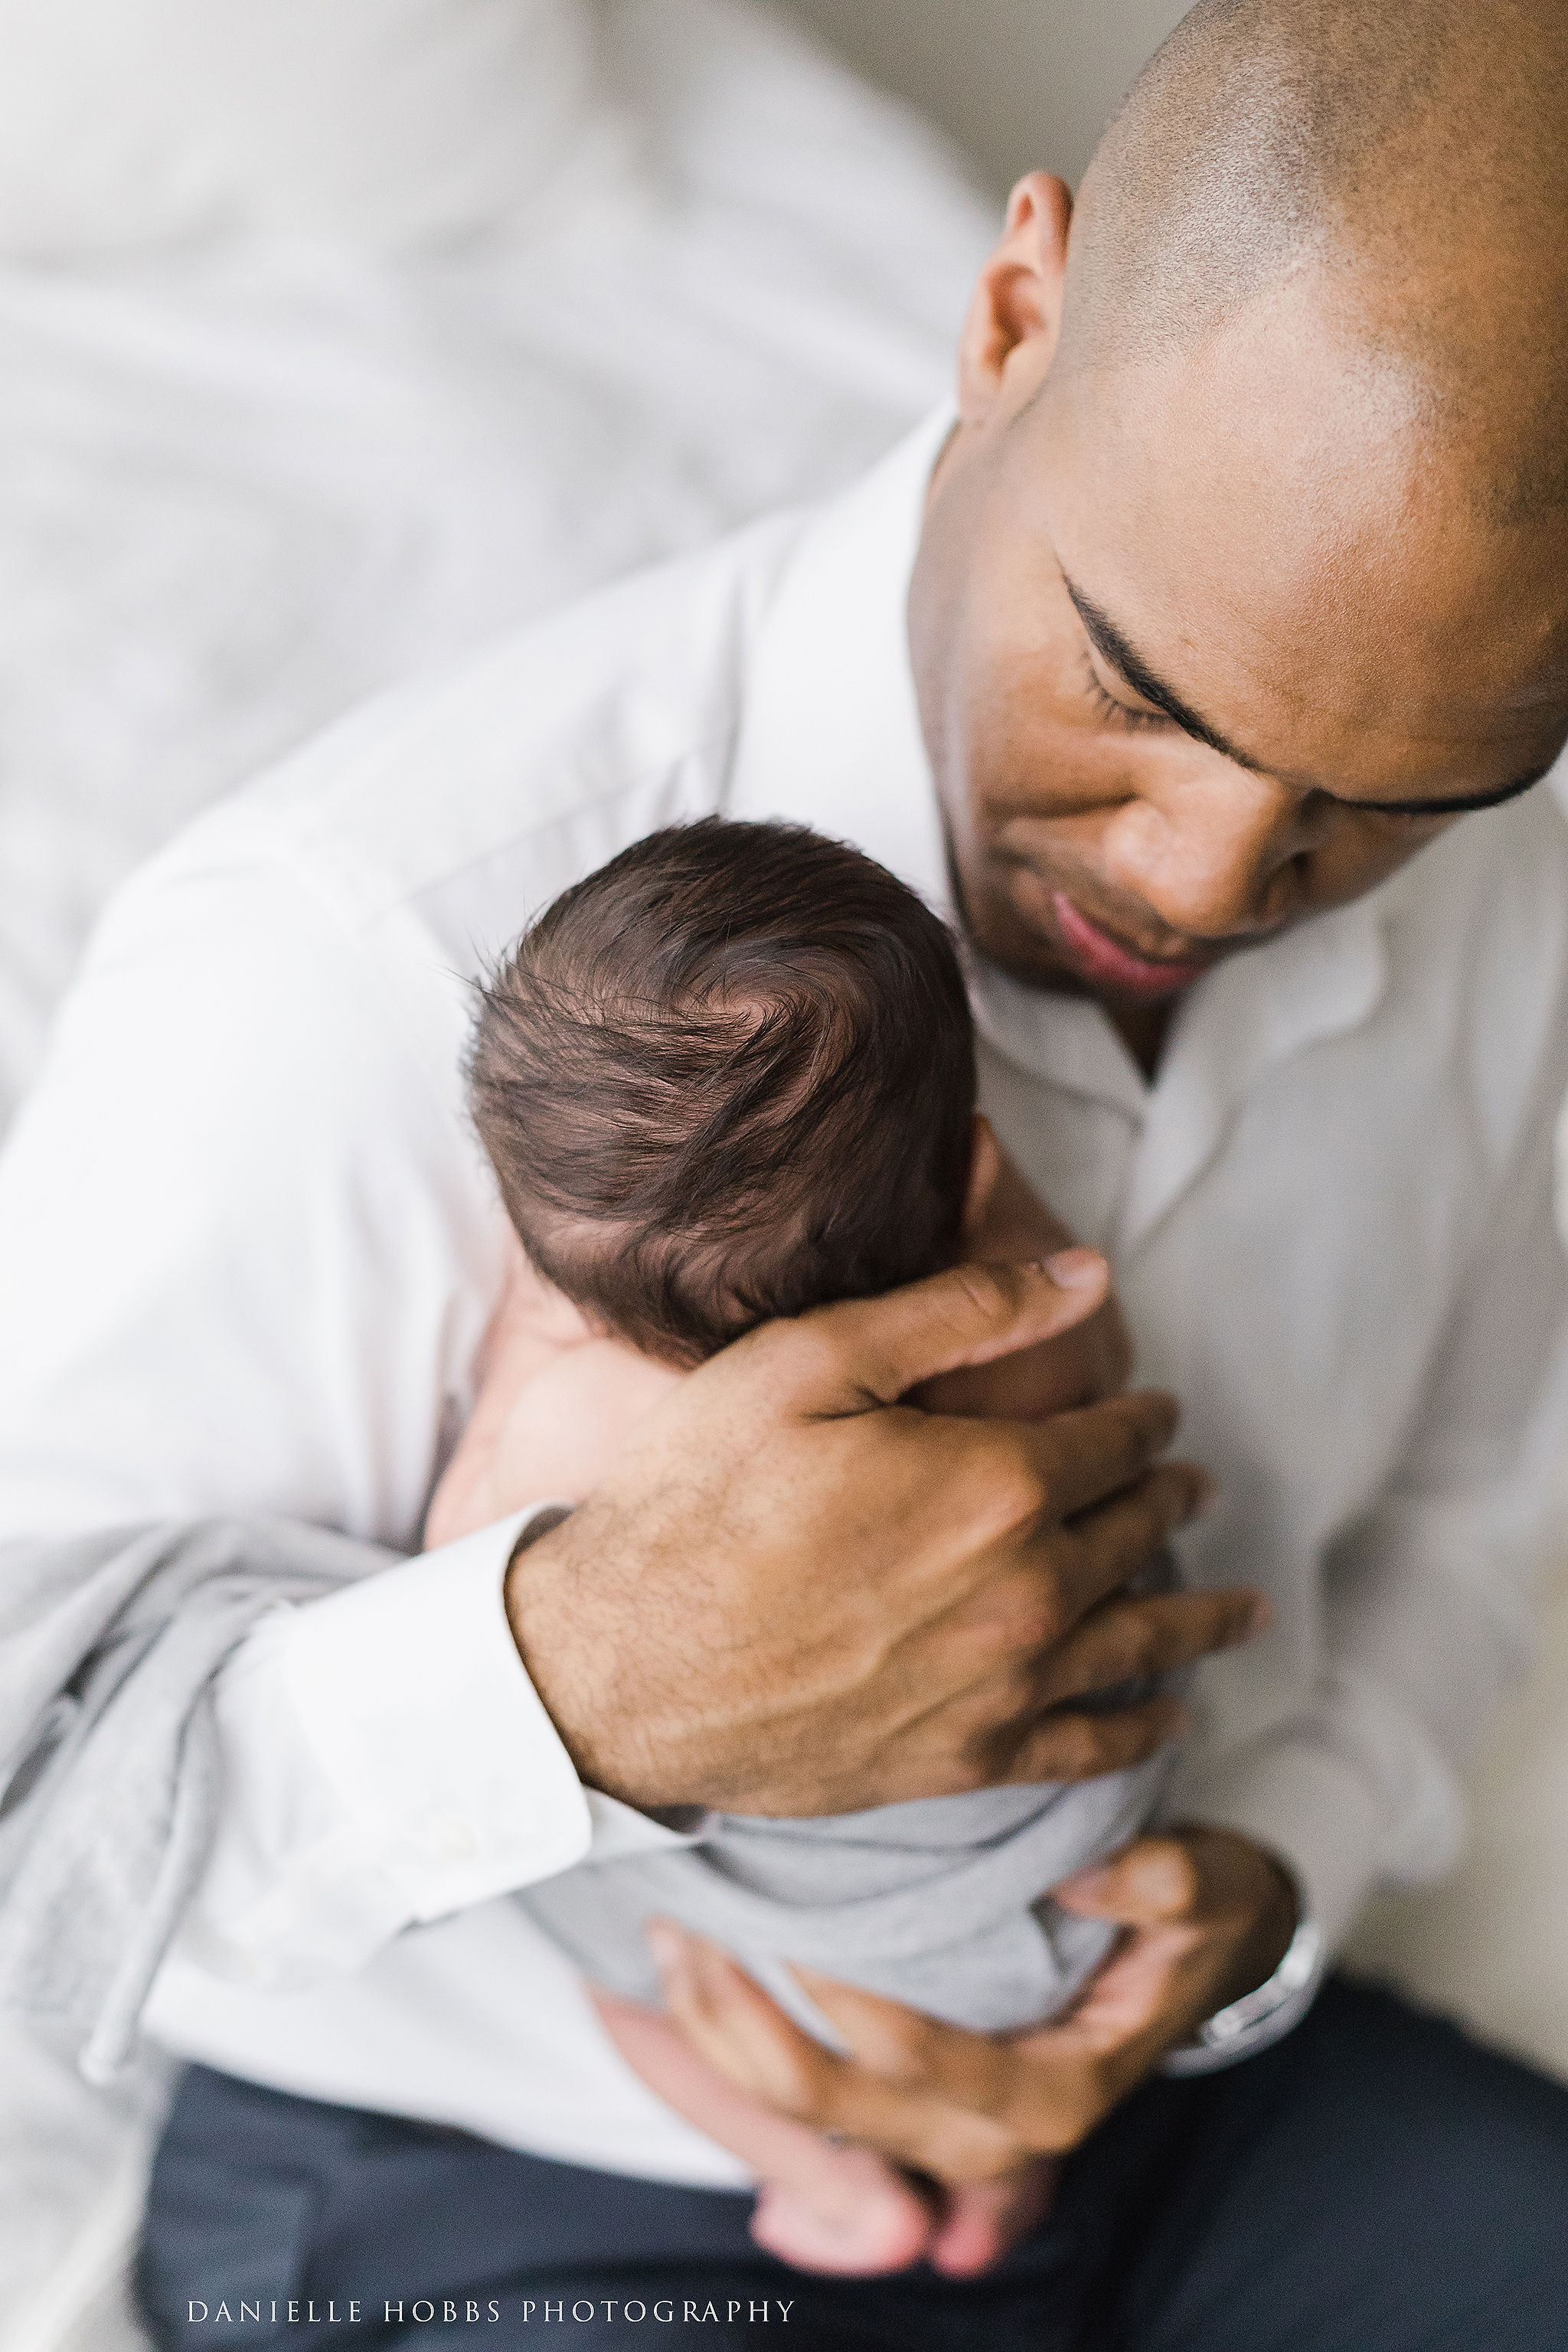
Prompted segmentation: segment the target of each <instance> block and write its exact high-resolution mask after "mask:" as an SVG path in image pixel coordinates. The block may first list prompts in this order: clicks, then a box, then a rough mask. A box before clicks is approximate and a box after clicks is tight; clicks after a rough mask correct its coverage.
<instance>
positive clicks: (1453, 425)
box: [1058, 0, 1568, 524]
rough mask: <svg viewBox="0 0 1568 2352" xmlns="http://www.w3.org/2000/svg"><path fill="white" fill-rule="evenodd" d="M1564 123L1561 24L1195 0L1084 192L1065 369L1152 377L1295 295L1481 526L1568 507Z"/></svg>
mask: <svg viewBox="0 0 1568 2352" xmlns="http://www.w3.org/2000/svg"><path fill="white" fill-rule="evenodd" d="M1565 100H1568V6H1564V5H1563V0H1493V5H1488V6H1486V7H1478V6H1477V5H1475V0H1402V5H1399V6H1398V7H1392V6H1375V5H1373V6H1369V5H1366V0H1200V5H1198V6H1197V7H1195V8H1194V9H1193V10H1192V11H1191V13H1190V14H1189V15H1188V16H1185V17H1184V19H1183V21H1182V23H1181V24H1180V25H1179V26H1177V28H1176V30H1175V32H1174V33H1173V35H1172V36H1171V38H1170V39H1169V40H1168V41H1167V42H1166V43H1165V45H1164V47H1163V48H1162V49H1161V50H1160V51H1159V52H1158V54H1157V55H1156V56H1155V58H1153V59H1152V62H1151V64H1150V65H1149V66H1148V67H1147V68H1146V69H1145V70H1144V72H1143V74H1142V77H1141V78H1140V79H1139V80H1138V81H1137V82H1136V83H1135V84H1134V86H1133V89H1131V92H1130V94H1129V96H1128V98H1127V99H1126V100H1125V101H1124V103H1123V105H1122V107H1121V110H1120V112H1119V113H1118V114H1117V116H1116V118H1115V120H1114V121H1112V123H1111V125H1110V129H1109V130H1108V131H1107V133H1106V135H1105V138H1104V140H1103V142H1101V145H1100V150H1099V152H1098V153H1097V155H1096V157H1095V160H1094V163H1093V165H1092V167H1091V169H1090V172H1089V175H1088V178H1087V179H1086V182H1085V184H1084V188H1083V193H1082V197H1081V200H1080V204H1079V212H1078V215H1077V217H1076V219H1075V222H1074V228H1073V238H1072V246H1071V252H1070V257H1069V265H1068V284H1067V293H1066V304H1065V310H1064V318H1063V331H1062V347H1061V351H1060V353H1059V358H1058V368H1059V369H1060V371H1061V373H1064V374H1072V373H1078V372H1079V371H1081V370H1086V369H1087V370H1089V371H1090V372H1092V373H1095V374H1104V373H1124V372H1126V371H1129V370H1136V369H1138V368H1139V367H1140V366H1141V365H1147V364H1149V363H1152V362H1159V361H1160V360H1161V359H1162V358H1167V359H1168V358H1170V357H1172V356H1173V355H1174V354H1176V353H1178V352H1182V351H1184V350H1187V349H1190V348H1191V347H1192V346H1193V345H1194V344H1196V343H1198V342H1201V341H1205V339H1208V338H1210V337H1213V336H1214V335H1215V334H1216V333H1218V332H1220V331H1223V330H1224V329H1226V327H1228V326H1230V325H1231V324H1232V323H1233V322H1234V321H1235V320H1237V317H1238V315H1239V314H1241V313H1243V312H1244V311H1245V310H1247V306H1248V305H1251V304H1255V303H1257V302H1258V301H1259V300H1261V299H1266V298H1268V296H1269V295H1270V294H1271V293H1273V292H1276V291H1277V290H1278V289H1279V288H1281V287H1282V286H1283V285H1284V284H1286V283H1287V281H1289V280H1291V279H1294V280H1296V281H1298V282H1299V283H1300V284H1301V285H1302V287H1303V289H1306V288H1310V289H1312V292H1313V295H1314V305H1315V307H1316V308H1317V309H1318V310H1320V311H1321V314H1322V315H1323V317H1324V319H1325V320H1326V322H1328V323H1329V324H1330V325H1331V331H1333V332H1334V333H1335V334H1336V335H1337V336H1339V337H1340V338H1341V339H1342V341H1343V343H1344V345H1345V347H1346V350H1347V353H1351V354H1354V355H1356V356H1358V357H1359V359H1360V360H1361V362H1363V363H1364V364H1365V365H1366V366H1367V367H1369V368H1373V369H1379V368H1381V369H1383V370H1384V371H1385V372H1393V373H1399V374H1401V375H1402V376H1403V378H1404V383H1405V401H1406V403H1407V404H1408V405H1409V406H1410V407H1411V408H1412V409H1413V410H1415V411H1419V412H1424V413H1425V417H1426V421H1427V422H1428V423H1430V425H1433V426H1434V427H1436V429H1437V430H1438V431H1439V432H1440V433H1441V435H1442V436H1443V438H1444V439H1445V440H1446V441H1452V442H1454V443H1456V444H1457V445H1458V446H1462V447H1463V448H1464V450H1465V452H1466V454H1467V457H1468V459H1469V460H1470V462H1469V463H1468V465H1467V466H1466V467H1465V468H1464V474H1465V479H1466V485H1467V488H1468V490H1469V491H1470V492H1471V493H1472V495H1473V497H1474V499H1475V501H1476V503H1478V504H1479V506H1480V507H1482V508H1483V509H1485V510H1486V511H1487V512H1488V514H1489V517H1490V518H1491V519H1493V520H1497V521H1499V522H1500V523H1505V524H1507V523H1514V522H1527V521H1529V520H1531V517H1532V516H1534V515H1536V514H1538V513H1539V512H1541V510H1542V509H1545V508H1554V507H1557V506H1560V505H1562V504H1563V503H1564V502H1565V501H1568V236H1565V235H1564V222H1565V221H1568V139H1565V137H1564V101H1565Z"/></svg>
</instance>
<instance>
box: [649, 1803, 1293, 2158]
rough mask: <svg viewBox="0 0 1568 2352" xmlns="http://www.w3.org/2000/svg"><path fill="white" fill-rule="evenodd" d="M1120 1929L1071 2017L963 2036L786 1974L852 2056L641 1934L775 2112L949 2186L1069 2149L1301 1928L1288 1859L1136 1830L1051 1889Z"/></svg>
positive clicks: (1189, 1833)
mask: <svg viewBox="0 0 1568 2352" xmlns="http://www.w3.org/2000/svg"><path fill="white" fill-rule="evenodd" d="M1052 1892H1053V1894H1055V1895H1057V1896H1058V1898H1059V1899H1060V1900H1061V1901H1062V1902H1064V1903H1065V1904H1067V1905H1068V1907H1069V1908H1071V1909H1073V1910H1076V1911H1080V1912H1084V1913H1086V1914H1088V1915H1089V1916H1092V1917H1095V1918H1100V1919H1114V1920H1118V1921H1120V1922H1121V1925H1122V1926H1123V1927H1124V1928H1125V1930H1126V1933H1125V1935H1124V1937H1123V1939H1122V1941H1121V1944H1120V1945H1119V1946H1118V1948H1117V1949H1116V1950H1115V1951H1114V1952H1113V1953H1112V1955H1111V1958H1110V1959H1109V1960H1108V1961H1107V1962H1106V1964H1105V1966H1104V1967H1103V1968H1102V1969H1100V1973H1099V1975H1098V1976H1097V1977H1096V1978H1095V1979H1094V1980H1093V1981H1092V1983H1091V1984H1090V1986H1089V1990H1088V1991H1087V1993H1086V1994H1085V1996H1084V1998H1083V1999H1082V2000H1081V2001H1080V2002H1079V2005H1078V2007H1077V2008H1076V2009H1075V2010H1074V2011H1072V2012H1071V2014H1070V2015H1069V2016H1068V2017H1066V2018H1064V2019H1063V2020H1062V2021H1060V2022H1059V2023H1058V2024H1055V2025H1045V2026H1038V2027H1037V2028H1036V2029H1035V2030H1034V2031H1033V2032H1026V2033H1021V2034H984V2033H968V2032H963V2030H962V2029H961V2028H960V2027H957V2026H952V2025H941V2024H938V2023H937V2022H935V2021H933V2020H932V2019H931V2018H929V2017H924V2016H921V2014H920V2012H919V2011H915V2010H910V2009H904V2008H902V2007H900V2005H899V2004H898V2003H897V2002H895V2001H889V2000H882V1999H880V1998H879V1996H878V1995H877V1994H875V1993H868V1992H862V1991H860V1990H858V1988H857V1987H855V1986H852V1985H845V1984H839V1983H837V1982H835V1981H834V1980H833V1979H830V1978H827V1977H822V1976H819V1975H817V1973H816V1971H815V1970H814V1969H797V1970H796V1971H795V1973H796V1975H797V1976H798V1977H799V1979H800V1981H801V1983H802V1984H803V1985H804V1986H805V1990H806V1991H807V1992H808V1993H809V1994H810V1995H811V1998H812V2000H814V2001H815V2002H816V2005H817V2006H818V2008H819V2009H821V2011H823V2013H824V2015H825V2016H826V2017H827V2018H828V2019H830V2020H831V2021H832V2023H833V2024H834V2025H835V2026H836V2027H837V2029H838V2032H840V2033H841V2034H842V2036H843V2038H844V2040H845V2042H847V2044H848V2046H849V2048H850V2050H851V2051H852V2052H853V2053H854V2056H853V2057H852V2058H841V2057H838V2056H837V2055H836V2054H835V2053H833V2052H832V2051H829V2050H826V2049H824V2048H823V2046H822V2045H821V2043H820V2042H814V2041H813V2040H812V2039H811V2037H810V2036H809V2035H808V2034H805V2033H803V2032H801V2030H800V2028H799V2027H798V2026H797V2025H795V2023H794V2022H793V2021H792V2020H791V2019H789V2018H787V2017H786V2016H785V2015H784V2011H782V2010H781V2009H779V2008H778V2007H777V2006H776V2004H775V2003H774V2002H773V2001H772V2000H769V1999H768V1997H767V1995H766V1994H765V1993H764V1992H763V1991H762V1990H761V1989H760V1987H759V1986H757V1985H755V1984H754V1983H753V1982H752V1979H750V1978H749V1977H748V1976H746V1975H745V1974H744V1973H743V1972H742V1970H741V1969H739V1968H737V1967H736V1965H735V1963H734V1962H733V1961H732V1960H731V1959H730V1958H727V1956H726V1955H725V1954H724V1953H723V1952H721V1950H720V1949H719V1948H718V1946H717V1945H714V1944H710V1943H708V1942H706V1941H705V1940H704V1939H703V1938H702V1937H698V1936H692V1935H690V1934H689V1933H687V1932H686V1931H685V1930H683V1929H680V1928H679V1927H675V1926H674V1925H673V1924H672V1923H671V1922H669V1921H668V1920H660V1921H658V1922H657V1923H656V1924H655V1925H654V1926H653V1927H651V1928H650V1930H649V1937H648V1940H649V1942H650V1943H651V1944H652V1945H653V1947H654V1950H655V1954H656V1957H657V1958H658V1962H659V1966H660V1971H661V1974H662V1976H663V1979H664V1989H665V1998H666V2000H667V2001H668V2006H669V2010H670V2012H671V2014H672V2016H673V2017H674V2018H675V2020H676V2021H677V2022H678V2023H679V2025H680V2026H681V2027H682V2029H683V2030H684V2032H686V2034H687V2036H688V2038H689V2041H690V2042H691V2043H692V2045H693V2047H694V2048H695V2049H696V2050H697V2051H698V2052H699V2053H700V2055H701V2056H702V2057H703V2058H705V2059H706V2060H707V2061H708V2063H709V2064H710V2065H711V2066H714V2067H716V2068H718V2070H719V2071H720V2072H721V2074H725V2075H727V2076H728V2077H729V2079H730V2080H731V2082H732V2083H733V2084H735V2085H736V2086H737V2088H739V2089H741V2090H743V2091H745V2092H747V2093H749V2094H750V2095H751V2096H752V2098H754V2099H759V2100H761V2101H762V2102H763V2104H764V2105H767V2106H769V2107H772V2108H773V2110H774V2111H775V2112H776V2113H778V2114H780V2115H787V2116H794V2117H795V2119H796V2120H797V2121H799V2122H801V2123H805V2124H809V2125H811V2126H813V2127H814V2128H815V2129H816V2130H818V2131H831V2132H836V2133H838V2134H841V2135H842V2136H844V2137H847V2138H848V2139H852V2140H858V2141H862V2142H864V2143H865V2144H866V2145H868V2147H874V2148H877V2149H879V2150H880V2151H881V2153H882V2154H884V2155H886V2156H889V2157H891V2158H894V2159H895V2161H897V2162H899V2163H900V2164H905V2165H910V2166H912V2167H914V2168H916V2169H918V2170H919V2171H921V2172H925V2173H929V2174H931V2176H932V2177H933V2178H934V2179H938V2180H943V2181H949V2182H956V2181H964V2180H978V2179H994V2178H997V2177H999V2176H1002V2175H1004V2174H1006V2173H1010V2172H1012V2171H1014V2170H1015V2169H1016V2168H1017V2167H1018V2165H1019V2164H1020V2163H1021V2162H1022V2161H1023V2160H1024V2159H1025V2158H1026V2157H1027V2156H1029V2155H1031V2154H1047V2155H1064V2154H1066V2153H1067V2151H1068V2149H1070V2148H1073V2147H1077V2146H1078V2144H1079V2141H1080V2140H1081V2139H1083V2138H1084V2137H1086V2136H1087V2134H1088V2133H1089V2132H1090V2131H1092V2130H1093V2128H1094V2126H1096V2125H1097V2124H1098V2123H1100V2121H1101V2120H1102V2119H1103V2118H1104V2117H1105V2116H1107V2115H1108V2114H1109V2113H1110V2109H1111V2108H1112V2107H1113V2106H1115V2105H1117V2103H1118V2101H1119V2100H1121V2098H1123V2097H1124V2096H1125V2095H1126V2094H1127V2092H1129V2091H1130V2090H1131V2089H1132V2087H1133V2086H1134V2084H1137V2083H1139V2082H1141V2081H1142V2078H1143V2076H1144V2075H1145V2074H1148V2073H1150V2072H1151V2070H1152V2068H1153V2067H1154V2066H1155V2065H1157V2064H1158V2063H1159V2061H1160V2060H1161V2059H1162V2058H1163V2056H1164V2055H1165V2053H1166V2052H1167V2051H1169V2050H1172V2049H1174V2048H1175V2047H1176V2046H1177V2044H1179V2043H1180V2042H1185V2041H1187V2040H1189V2039H1190V2038H1191V2036H1192V2033H1193V2032H1194V2028H1195V2027H1196V2026H1197V2025H1198V2024H1199V2023H1200V2022H1201V2021H1202V2020H1203V2019H1204V2018H1205V2017H1210V2016H1212V2015H1213V2014H1214V2012H1215V2011H1216V2010H1218V2009H1223V2008H1224V2007H1226V2004H1227V2003H1228V2002H1230V2001H1232V2000H1237V1999H1239V1997H1240V1996H1241V1994H1243V1993H1244V1992H1248V1991H1250V1990H1252V1989H1253V1988H1254V1987H1255V1986H1257V1985H1259V1984H1263V1983H1265V1982H1266V1981H1267V1980H1268V1978H1269V1977H1270V1976H1271V1975H1272V1974H1273V1972H1274V1970H1275V1969H1276V1968H1277V1967H1278V1966H1279V1961H1280V1959H1281V1958H1283V1956H1284V1953H1285V1948H1286V1946H1287V1945H1288V1944H1289V1940H1290V1937H1291V1935H1292V1933H1293V1932H1294V1929H1295V1925H1296V1896H1295V1892H1294V1890H1293V1888H1292V1886H1291V1885H1290V1881H1289V1878H1288V1876H1287V1875H1286V1874H1285V1872H1284V1871H1283V1870H1282V1869H1281V1868H1280V1866H1279V1864H1278V1863H1276V1862H1275V1861H1274V1860H1273V1859H1272V1858H1271V1857H1270V1856H1269V1855H1268V1854H1267V1853H1264V1852H1263V1851H1262V1850H1261V1848H1259V1847H1258V1846H1255V1845H1253V1844H1252V1843H1250V1842H1249V1841H1248V1840H1247V1839H1246V1838H1242V1837H1237V1836H1235V1835H1234V1834H1233V1833H1232V1832H1229V1831H1226V1830H1207V1829H1185V1830H1181V1831H1175V1832H1170V1833H1169V1834H1167V1835H1163V1836H1156V1837H1143V1838H1139V1839H1137V1840H1136V1841H1135V1842H1134V1843H1132V1844H1131V1845H1130V1846H1128V1847H1126V1848H1125V1849H1124V1850H1123V1852H1122V1853H1120V1854H1118V1855H1115V1856H1114V1857H1113V1858H1112V1859H1111V1860H1110V1862H1108V1863H1106V1864H1102V1865H1101V1866H1100V1868H1098V1869H1096V1870H1092V1871H1084V1872H1081V1873H1079V1876H1078V1877H1077V1878H1076V1879H1069V1880H1067V1881H1065V1882H1064V1883H1063V1885H1061V1886H1059V1887H1056V1888H1053V1890H1052Z"/></svg>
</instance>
